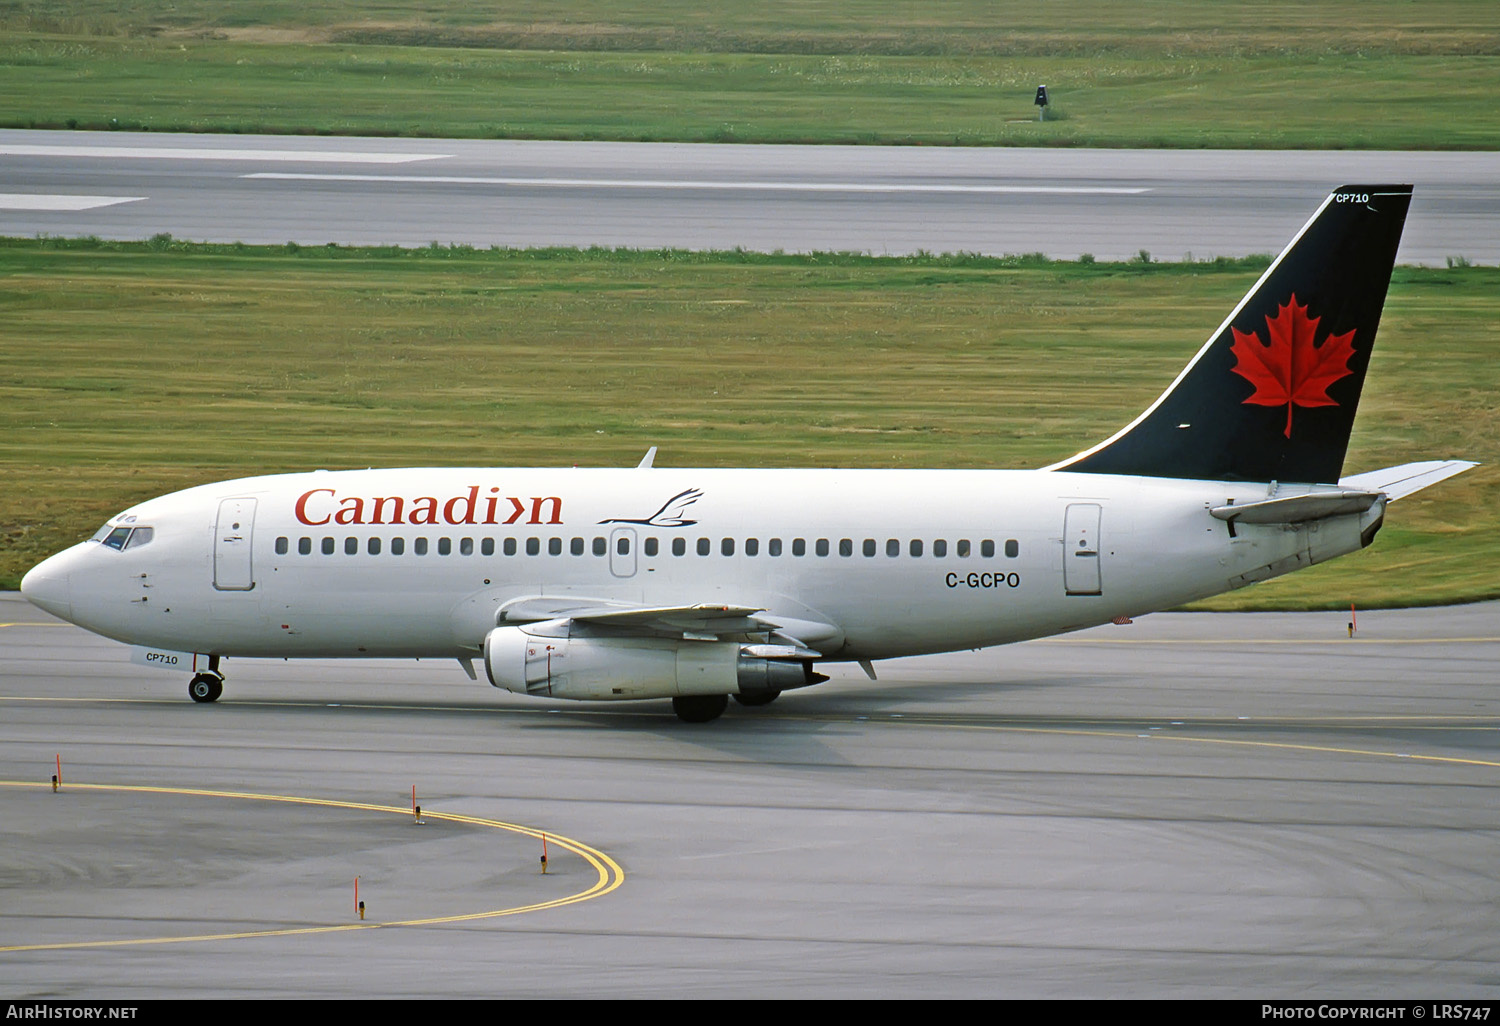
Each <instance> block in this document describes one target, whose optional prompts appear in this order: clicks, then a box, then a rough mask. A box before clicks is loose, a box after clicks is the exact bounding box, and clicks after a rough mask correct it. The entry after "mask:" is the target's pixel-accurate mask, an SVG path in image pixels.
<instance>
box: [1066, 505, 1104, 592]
mask: <svg viewBox="0 0 1500 1026" xmlns="http://www.w3.org/2000/svg"><path fill="white" fill-rule="evenodd" d="M1102 512H1103V509H1102V507H1101V506H1099V504H1098V503H1094V502H1075V503H1072V504H1070V505H1069V506H1068V509H1067V513H1066V514H1065V515H1064V517H1063V589H1064V590H1065V591H1066V592H1067V593H1068V594H1069V595H1098V594H1100V593H1101V591H1100V569H1099V519H1100V514H1101V513H1102Z"/></svg>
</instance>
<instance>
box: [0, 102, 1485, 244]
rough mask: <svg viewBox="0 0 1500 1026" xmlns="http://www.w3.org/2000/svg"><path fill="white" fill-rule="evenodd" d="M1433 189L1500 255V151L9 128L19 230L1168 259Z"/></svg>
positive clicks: (1436, 205)
mask: <svg viewBox="0 0 1500 1026" xmlns="http://www.w3.org/2000/svg"><path fill="white" fill-rule="evenodd" d="M1380 181H1383V182H1393V181H1394V182H1411V183H1414V184H1415V185H1416V193H1415V198H1414V200H1413V203H1412V208H1411V215H1410V220H1409V221H1408V223H1407V227H1406V232H1405V234H1404V236H1403V238H1402V242H1401V249H1400V252H1399V253H1398V256H1397V259H1398V260H1399V261H1400V262H1402V263H1425V264H1437V265H1441V264H1443V263H1444V262H1445V260H1446V259H1447V258H1448V257H1455V256H1461V257H1464V258H1465V259H1468V260H1470V261H1472V262H1476V263H1486V264H1493V263H1500V153H1389V152H1303V151H1296V152H1260V151H1174V150H1065V149H1010V148H995V149H980V148H958V149H945V148H928V147H856V146H742V145H688V144H648V143H565V142H528V141H482V140H431V139H360V138H308V137H301V136H297V137H287V136H206V135H163V134H158V133H128V132H97V133H90V132H41V131H20V130H12V131H0V234H3V235H20V236H30V235H37V234H48V235H62V236H77V235H98V236H100V237H103V238H114V239H143V238H147V237H149V236H151V235H154V234H156V233H158V232H168V233H170V234H172V235H173V236H175V237H177V238H184V239H193V240H213V241H223V242H234V241H241V242H246V243H284V242H288V241H294V242H298V243H301V244H307V245H321V244H323V243H328V242H337V243H347V244H368V245H380V244H388V243H389V244H399V245H403V246H421V245H426V244H428V243H430V242H438V243H441V244H449V243H463V244H469V245H476V246H492V245H499V246H544V245H567V246H591V245H603V246H631V247H644V248H652V247H658V246H676V247H684V248H689V249H732V248H734V247H736V246H742V247H745V248H746V249H753V250H775V249H783V250H788V251H809V250H852V251H857V252H868V253H875V254H904V253H912V252H915V251H918V250H927V251H930V252H975V253H987V254H996V255H1000V254H1010V253H1031V252H1043V253H1046V254H1047V255H1048V256H1052V257H1059V258H1066V259H1074V258H1076V257H1077V256H1079V255H1080V254H1082V253H1092V254H1093V255H1095V256H1096V257H1098V258H1100V259H1111V260H1115V259H1127V258H1130V257H1134V256H1136V255H1137V254H1138V253H1139V252H1140V251H1141V250H1146V251H1148V252H1149V253H1150V254H1151V255H1152V256H1153V258H1155V259H1158V260H1177V259H1181V258H1183V257H1184V256H1186V255H1189V254H1191V255H1192V256H1193V257H1196V258H1199V259H1202V258H1207V257H1214V256H1242V255H1245V254H1249V253H1275V252H1279V251H1280V250H1281V248H1282V246H1284V245H1285V244H1286V242H1287V241H1288V240H1289V239H1290V238H1291V237H1292V235H1293V233H1295V232H1296V231H1297V229H1298V228H1300V227H1301V226H1302V224H1303V223H1304V222H1305V221H1306V220H1307V218H1308V217H1309V216H1310V215H1311V213H1312V211H1313V210H1314V209H1315V208H1316V207H1317V205H1318V204H1319V203H1320V202H1321V201H1322V200H1323V198H1324V197H1325V196H1326V195H1327V194H1328V192H1329V190H1330V189H1332V188H1335V187H1337V186H1339V185H1344V184H1351V183H1371V182H1380Z"/></svg>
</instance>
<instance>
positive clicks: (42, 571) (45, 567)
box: [21, 556, 73, 620]
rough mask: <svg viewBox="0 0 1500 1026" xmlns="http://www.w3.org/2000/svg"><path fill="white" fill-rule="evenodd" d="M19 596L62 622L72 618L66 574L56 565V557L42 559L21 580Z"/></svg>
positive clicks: (70, 597)
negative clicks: (24, 597) (22, 596)
mask: <svg viewBox="0 0 1500 1026" xmlns="http://www.w3.org/2000/svg"><path fill="white" fill-rule="evenodd" d="M21 594H22V595H24V596H26V601H28V602H30V603H31V604H32V605H34V606H38V607H40V608H42V609H45V610H46V611H47V612H49V613H51V614H52V615H53V616H60V617H62V618H63V619H64V620H68V619H71V618H72V616H73V597H72V593H71V591H70V589H69V587H68V574H67V572H66V571H65V570H64V569H63V568H62V567H60V566H58V565H57V557H56V556H53V557H52V558H50V559H44V560H42V561H41V562H40V563H38V564H37V565H36V566H34V567H32V568H31V569H30V570H29V571H27V573H26V576H25V577H22V578H21Z"/></svg>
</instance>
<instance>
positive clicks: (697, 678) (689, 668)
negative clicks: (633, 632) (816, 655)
mask: <svg viewBox="0 0 1500 1026" xmlns="http://www.w3.org/2000/svg"><path fill="white" fill-rule="evenodd" d="M484 669H485V672H486V673H487V674H489V678H490V683H491V684H493V685H494V686H495V687H497V688H504V689H506V690H507V691H514V692H516V693H517V694H520V695H545V696H548V697H551V698H574V699H583V700H588V701H608V700H617V699H632V698H676V697H678V696H682V695H733V694H742V695H764V694H767V693H769V692H777V691H788V690H790V689H792V688H800V687H806V686H807V685H809V684H816V683H818V682H819V681H824V680H827V679H828V678H827V677H826V676H824V675H823V674H821V673H815V672H813V669H812V665H811V663H810V662H806V661H801V660H790V661H789V660H784V659H757V658H751V657H746V656H743V655H741V652H740V645H739V643H738V642H733V641H688V640H679V639H675V638H654V637H639V638H636V637H607V638H599V637H579V638H573V637H566V636H564V637H551V636H548V635H546V634H542V633H533V632H529V631H528V630H527V628H526V627H496V628H495V629H494V630H492V631H490V633H489V635H488V636H487V637H486V638H485V639H484Z"/></svg>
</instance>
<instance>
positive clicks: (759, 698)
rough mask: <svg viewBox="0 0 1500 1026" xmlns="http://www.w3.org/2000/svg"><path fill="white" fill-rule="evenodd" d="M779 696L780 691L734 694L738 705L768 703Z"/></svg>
mask: <svg viewBox="0 0 1500 1026" xmlns="http://www.w3.org/2000/svg"><path fill="white" fill-rule="evenodd" d="M780 696H781V692H780V691H752V692H751V693H750V694H748V695H735V696H734V700H735V701H736V702H738V703H740V705H750V706H755V705H770V704H771V703H772V702H774V701H776V699H777V698H779V697H780Z"/></svg>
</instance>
